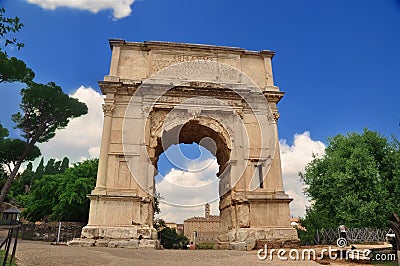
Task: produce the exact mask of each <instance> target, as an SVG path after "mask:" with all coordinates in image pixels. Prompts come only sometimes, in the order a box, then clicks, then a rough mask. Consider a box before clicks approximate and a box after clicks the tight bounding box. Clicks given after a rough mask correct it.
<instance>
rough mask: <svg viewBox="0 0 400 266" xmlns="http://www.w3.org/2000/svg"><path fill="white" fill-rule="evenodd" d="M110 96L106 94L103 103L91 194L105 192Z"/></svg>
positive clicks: (112, 106) (112, 108)
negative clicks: (98, 152)
mask: <svg viewBox="0 0 400 266" xmlns="http://www.w3.org/2000/svg"><path fill="white" fill-rule="evenodd" d="M112 96H113V95H112ZM110 98H111V99H109V96H108V95H107V98H106V100H105V103H104V104H103V112H104V123H103V133H102V138H101V146H100V158H99V167H98V170H97V181H96V188H95V189H94V190H93V192H92V194H95V195H99V194H105V189H106V184H107V166H108V147H109V143H110V136H111V123H112V116H113V113H114V108H115V105H114V99H113V98H114V97H110Z"/></svg>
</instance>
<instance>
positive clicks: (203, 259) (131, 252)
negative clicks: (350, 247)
mask: <svg viewBox="0 0 400 266" xmlns="http://www.w3.org/2000/svg"><path fill="white" fill-rule="evenodd" d="M16 256H17V263H18V265H88V266H90V265H93V266H94V265H96V266H97V265H118V266H123V265H186V266H187V265H190V266H194V265H266V264H269V265H320V264H318V263H315V262H313V261H307V262H296V261H278V260H274V261H272V262H271V261H269V260H266V261H260V260H258V258H257V252H256V251H247V252H246V251H234V250H154V249H124V248H102V247H69V246H65V245H59V246H55V245H50V243H47V242H36V241H21V242H19V243H18V248H17V255H16ZM331 265H332V264H331Z"/></svg>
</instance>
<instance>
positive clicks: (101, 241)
mask: <svg viewBox="0 0 400 266" xmlns="http://www.w3.org/2000/svg"><path fill="white" fill-rule="evenodd" d="M108 242H109V240H104V239H97V240H96V243H95V244H94V245H95V246H96V247H108Z"/></svg>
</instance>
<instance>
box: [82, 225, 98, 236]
mask: <svg viewBox="0 0 400 266" xmlns="http://www.w3.org/2000/svg"><path fill="white" fill-rule="evenodd" d="M81 236H82V238H92V239H96V238H99V228H92V227H88V226H85V227H83V228H82V233H81Z"/></svg>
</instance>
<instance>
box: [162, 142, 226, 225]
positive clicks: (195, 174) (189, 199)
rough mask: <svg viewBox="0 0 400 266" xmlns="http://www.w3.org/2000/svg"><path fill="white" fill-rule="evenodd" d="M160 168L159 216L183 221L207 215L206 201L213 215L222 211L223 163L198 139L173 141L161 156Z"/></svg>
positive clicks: (167, 219) (173, 220)
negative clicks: (181, 142) (218, 175)
mask: <svg viewBox="0 0 400 266" xmlns="http://www.w3.org/2000/svg"><path fill="white" fill-rule="evenodd" d="M157 168H158V174H157V175H156V177H155V187H156V191H157V192H158V193H160V195H161V196H162V201H161V202H160V209H161V213H160V214H159V215H157V216H156V218H161V219H163V220H165V221H166V222H175V223H183V221H184V220H186V219H188V218H191V217H195V216H199V217H204V215H205V214H204V205H205V204H206V203H209V204H210V205H211V214H212V215H219V209H218V203H219V193H218V185H219V180H218V177H217V173H218V171H219V165H218V163H217V158H216V157H215V156H214V155H213V154H212V153H211V152H210V151H209V150H207V149H206V148H204V147H203V146H201V145H199V144H197V143H192V144H174V145H171V146H170V147H169V148H168V149H167V150H166V151H165V152H163V153H162V154H161V155H160V156H159V159H158V162H157Z"/></svg>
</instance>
